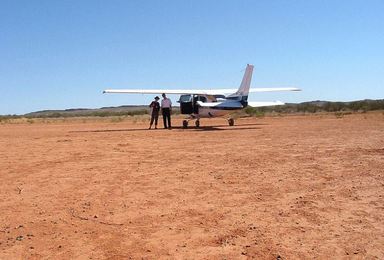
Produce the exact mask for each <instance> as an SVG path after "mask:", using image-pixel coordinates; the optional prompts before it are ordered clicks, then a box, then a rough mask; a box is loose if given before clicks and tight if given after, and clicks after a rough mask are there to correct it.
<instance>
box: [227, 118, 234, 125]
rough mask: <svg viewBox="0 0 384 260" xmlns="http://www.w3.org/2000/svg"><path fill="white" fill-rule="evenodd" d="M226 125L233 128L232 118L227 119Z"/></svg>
mask: <svg viewBox="0 0 384 260" xmlns="http://www.w3.org/2000/svg"><path fill="white" fill-rule="evenodd" d="M228 125H229V126H234V125H235V120H234V119H233V118H229V119H228Z"/></svg>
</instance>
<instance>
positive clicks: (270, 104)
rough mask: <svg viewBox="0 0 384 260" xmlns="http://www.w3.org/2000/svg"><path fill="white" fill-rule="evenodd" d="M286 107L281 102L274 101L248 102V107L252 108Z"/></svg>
mask: <svg viewBox="0 0 384 260" xmlns="http://www.w3.org/2000/svg"><path fill="white" fill-rule="evenodd" d="M281 105H284V103H283V102H281V101H273V102H268V101H267V102H263V101H260V102H248V106H250V107H269V106H281Z"/></svg>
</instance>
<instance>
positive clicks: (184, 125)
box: [183, 120, 188, 128]
mask: <svg viewBox="0 0 384 260" xmlns="http://www.w3.org/2000/svg"><path fill="white" fill-rule="evenodd" d="M187 127H188V120H183V128H187Z"/></svg>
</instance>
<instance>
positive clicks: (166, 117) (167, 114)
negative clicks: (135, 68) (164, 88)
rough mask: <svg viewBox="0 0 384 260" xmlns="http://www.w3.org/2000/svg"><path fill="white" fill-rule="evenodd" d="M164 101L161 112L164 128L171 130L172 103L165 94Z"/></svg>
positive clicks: (163, 95)
mask: <svg viewBox="0 0 384 260" xmlns="http://www.w3.org/2000/svg"><path fill="white" fill-rule="evenodd" d="M162 97H163V100H161V112H162V113H163V123H164V128H168V129H172V128H171V111H172V101H171V100H170V99H169V98H167V96H166V95H165V93H163V94H162ZM167 122H168V126H167Z"/></svg>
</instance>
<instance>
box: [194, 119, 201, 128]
mask: <svg viewBox="0 0 384 260" xmlns="http://www.w3.org/2000/svg"><path fill="white" fill-rule="evenodd" d="M195 126H196V127H197V128H199V127H200V121H199V120H196V122H195Z"/></svg>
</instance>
